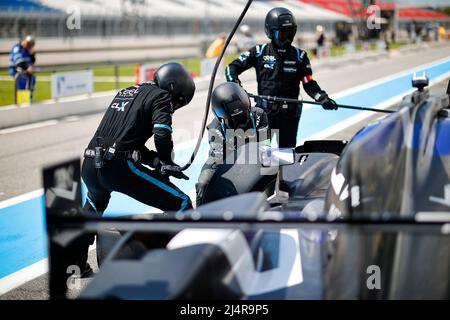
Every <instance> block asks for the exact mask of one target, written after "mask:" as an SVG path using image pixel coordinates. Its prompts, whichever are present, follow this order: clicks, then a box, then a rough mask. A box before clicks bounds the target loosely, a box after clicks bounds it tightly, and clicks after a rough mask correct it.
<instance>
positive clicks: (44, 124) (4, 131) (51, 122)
mask: <svg viewBox="0 0 450 320" xmlns="http://www.w3.org/2000/svg"><path fill="white" fill-rule="evenodd" d="M57 123H59V120H46V121H42V122H36V123H31V124H25V125H23V126H17V127H12V128H7V129H1V130H0V134H9V133H15V132H20V131H27V130H31V129H37V128H43V127H48V126H53V125H55V124H57Z"/></svg>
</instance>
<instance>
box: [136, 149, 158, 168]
mask: <svg viewBox="0 0 450 320" xmlns="http://www.w3.org/2000/svg"><path fill="white" fill-rule="evenodd" d="M140 151H141V155H142V158H141V162H142V163H144V164H146V165H148V166H150V167H152V168H157V167H158V166H159V165H160V160H159V156H158V152H156V151H153V150H148V149H147V148H146V147H143V148H142V149H141V150H140Z"/></svg>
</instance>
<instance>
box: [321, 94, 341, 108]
mask: <svg viewBox="0 0 450 320" xmlns="http://www.w3.org/2000/svg"><path fill="white" fill-rule="evenodd" d="M317 102H319V103H320V104H322V108H324V109H325V110H337V108H338V105H337V104H336V101H334V100H333V99H330V97H328V95H327V94H326V93H322V94H321V96H320V97H319V98H318V99H317Z"/></svg>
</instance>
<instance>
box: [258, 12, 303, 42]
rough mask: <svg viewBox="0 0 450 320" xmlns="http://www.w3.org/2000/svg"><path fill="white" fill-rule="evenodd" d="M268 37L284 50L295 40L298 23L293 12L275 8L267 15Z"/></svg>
mask: <svg viewBox="0 0 450 320" xmlns="http://www.w3.org/2000/svg"><path fill="white" fill-rule="evenodd" d="M264 30H265V31H266V35H267V37H268V38H269V39H271V40H272V41H273V42H274V43H275V44H276V45H277V46H278V47H280V48H283V47H285V46H286V45H289V44H291V43H292V41H293V40H294V36H295V34H296V33H297V22H296V21H295V17H294V15H293V14H292V12H291V11H290V10H288V9H286V8H273V9H272V10H270V11H269V12H268V13H267V15H266V22H265V28H264Z"/></svg>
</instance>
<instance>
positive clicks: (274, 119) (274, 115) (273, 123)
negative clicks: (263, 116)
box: [267, 110, 280, 145]
mask: <svg viewBox="0 0 450 320" xmlns="http://www.w3.org/2000/svg"><path fill="white" fill-rule="evenodd" d="M267 118H268V120H269V128H270V138H271V139H274V135H276V141H277V144H278V145H280V116H279V114H278V112H277V111H273V110H272V111H270V112H269V113H268V114H267Z"/></svg>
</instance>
